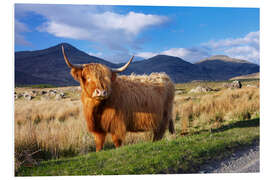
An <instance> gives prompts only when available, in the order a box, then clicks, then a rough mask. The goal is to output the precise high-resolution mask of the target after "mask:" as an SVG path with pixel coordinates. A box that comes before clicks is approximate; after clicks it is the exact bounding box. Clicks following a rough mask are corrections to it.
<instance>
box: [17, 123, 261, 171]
mask: <svg viewBox="0 0 270 180" xmlns="http://www.w3.org/2000/svg"><path fill="white" fill-rule="evenodd" d="M258 141H259V119H252V120H245V121H239V122H237V123H233V124H231V125H230V126H224V127H220V128H217V129H214V130H213V131H212V132H201V133H199V134H193V135H190V136H183V137H181V136H179V137H177V138H176V139H173V140H167V139H163V140H161V141H158V142H155V143H151V142H146V143H138V144H135V145H129V146H123V147H121V148H118V149H111V150H106V151H101V152H98V153H96V152H93V153H89V154H87V155H83V156H77V157H74V158H60V159H58V160H50V161H44V162H41V163H40V164H39V165H36V166H34V167H20V169H19V171H18V173H17V174H16V175H17V176H57V175H117V174H167V173H196V172H198V171H199V170H200V167H201V166H202V165H203V164H205V163H207V162H209V161H214V160H222V159H224V158H226V157H228V156H230V155H231V154H232V153H233V152H234V151H235V150H237V149H239V148H244V147H247V146H250V145H252V144H253V143H254V142H258Z"/></svg>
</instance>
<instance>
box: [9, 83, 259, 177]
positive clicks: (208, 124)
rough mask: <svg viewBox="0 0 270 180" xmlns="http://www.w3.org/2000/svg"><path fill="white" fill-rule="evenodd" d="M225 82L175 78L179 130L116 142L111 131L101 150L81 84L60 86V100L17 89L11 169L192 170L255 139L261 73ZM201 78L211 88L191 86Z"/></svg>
mask: <svg viewBox="0 0 270 180" xmlns="http://www.w3.org/2000/svg"><path fill="white" fill-rule="evenodd" d="M224 83H225V82H194V83H185V84H177V85H176V96H175V100H174V119H175V128H176V134H174V135H170V134H169V133H166V134H165V137H164V138H163V140H162V141H159V142H155V143H152V142H151V139H152V133H151V132H146V133H129V134H128V135H127V137H126V139H125V142H124V146H123V147H121V148H119V149H114V146H113V143H112V142H111V140H110V137H108V138H107V139H106V143H105V148H104V151H102V152H99V153H96V152H94V150H95V144H94V139H93V137H92V136H91V135H90V134H89V133H88V132H87V130H86V126H85V121H84V118H83V115H82V112H81V102H80V100H79V96H78V93H79V92H78V91H74V90H72V88H69V87H65V88H57V89H59V90H61V91H63V92H65V95H66V96H65V97H66V98H64V99H61V100H55V99H54V98H52V97H50V98H46V99H44V98H42V97H41V96H37V97H35V98H34V99H32V100H31V101H28V100H24V99H23V98H22V97H21V98H19V99H17V100H16V101H15V123H14V126H15V160H16V162H15V165H16V167H15V170H16V175H18V176H24V175H87V174H155V173H192V172H197V171H198V169H199V167H200V165H202V164H204V163H206V162H209V161H210V160H215V159H221V158H224V157H226V156H228V155H230V154H231V153H232V152H233V151H234V150H235V149H238V148H242V147H244V146H248V145H250V144H252V143H254V141H258V140H259V117H260V115H259V109H260V101H259V99H260V96H259V88H256V87H258V86H259V81H244V82H243V88H241V89H233V90H231V89H226V88H224V87H223V84H224ZM199 85H200V86H207V87H211V88H212V89H215V90H216V91H211V92H207V93H189V91H190V90H191V89H192V88H195V87H197V86H199ZM247 85H252V87H247ZM254 85H255V86H256V87H254ZM32 89H35V88H16V89H15V91H16V92H18V93H19V92H24V91H30V90H32Z"/></svg>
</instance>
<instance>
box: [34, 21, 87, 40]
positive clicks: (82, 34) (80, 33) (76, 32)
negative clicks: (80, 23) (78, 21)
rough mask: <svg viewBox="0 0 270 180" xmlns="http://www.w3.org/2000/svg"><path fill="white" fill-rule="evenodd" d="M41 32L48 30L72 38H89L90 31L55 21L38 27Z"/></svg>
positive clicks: (59, 35) (58, 35) (56, 34)
mask: <svg viewBox="0 0 270 180" xmlns="http://www.w3.org/2000/svg"><path fill="white" fill-rule="evenodd" d="M38 30H39V31H41V32H48V33H50V34H53V35H55V36H57V37H65V38H72V39H81V40H82V39H87V38H88V37H89V36H90V33H89V32H88V31H86V30H85V29H83V28H79V27H72V26H69V25H67V24H61V23H57V22H54V21H50V22H48V23H45V24H43V26H40V27H39V28H38Z"/></svg>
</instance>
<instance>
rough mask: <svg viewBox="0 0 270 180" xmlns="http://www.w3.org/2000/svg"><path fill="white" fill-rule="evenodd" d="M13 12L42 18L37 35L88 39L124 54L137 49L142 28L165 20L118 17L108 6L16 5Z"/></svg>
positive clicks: (133, 14)
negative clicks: (48, 34)
mask: <svg viewBox="0 0 270 180" xmlns="http://www.w3.org/2000/svg"><path fill="white" fill-rule="evenodd" d="M75 6H76V7H75ZM15 10H16V11H15V12H17V13H16V15H17V16H22V15H24V16H25V14H27V13H25V12H34V13H36V14H38V15H41V16H43V17H44V19H45V21H46V22H45V23H43V24H42V25H41V26H39V27H38V28H37V30H39V31H41V32H48V33H50V34H52V35H54V36H56V37H62V38H71V39H77V40H78V39H80V40H88V41H91V42H95V43H99V44H100V45H101V47H103V48H107V49H111V50H117V51H121V52H128V48H127V47H131V48H134V47H138V45H137V44H136V45H134V44H135V43H136V42H137V41H138V39H137V38H139V37H138V36H137V35H138V34H139V33H140V32H142V31H143V30H144V29H146V28H149V27H151V26H157V25H160V24H162V23H164V22H166V21H167V20H168V18H167V17H165V16H159V15H154V14H143V13H136V12H132V11H131V12H129V13H127V14H120V13H116V12H114V11H113V8H112V7H110V6H92V5H91V6H83V5H42V4H17V5H16V6H15ZM16 15H15V16H16Z"/></svg>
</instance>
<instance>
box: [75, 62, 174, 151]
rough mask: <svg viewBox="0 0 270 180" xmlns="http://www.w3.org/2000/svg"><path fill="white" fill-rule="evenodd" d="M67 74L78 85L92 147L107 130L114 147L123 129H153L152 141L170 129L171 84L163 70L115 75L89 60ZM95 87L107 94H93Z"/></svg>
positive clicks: (97, 146) (171, 124)
mask: <svg viewBox="0 0 270 180" xmlns="http://www.w3.org/2000/svg"><path fill="white" fill-rule="evenodd" d="M71 75H72V76H73V77H74V79H76V80H77V81H79V82H80V85H81V87H82V94H81V100H82V104H83V111H84V116H85V119H86V122H87V127H88V130H89V131H90V132H91V133H93V134H94V136H95V141H96V151H99V150H101V149H102V147H103V144H104V141H105V137H106V134H107V133H111V134H112V140H113V142H114V144H115V146H116V147H119V146H121V144H122V142H123V140H124V138H125V135H126V132H140V131H153V133H154V138H153V140H154V141H155V140H159V139H161V138H162V137H163V135H164V133H165V130H166V129H167V128H169V131H170V132H171V133H174V125H173V121H172V106H173V99H174V84H173V83H172V81H171V80H170V78H169V77H168V76H167V75H166V74H165V73H152V74H151V75H149V76H146V75H141V76H138V75H134V74H132V75H130V76H118V77H116V73H113V72H111V70H110V69H109V68H108V67H106V66H105V65H101V64H95V63H91V64H87V65H84V66H83V68H81V69H76V68H72V70H71ZM97 88H98V89H101V90H105V91H106V92H107V95H106V96H105V97H104V98H101V99H100V98H93V97H92V94H93V92H94V91H95V89H97Z"/></svg>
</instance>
